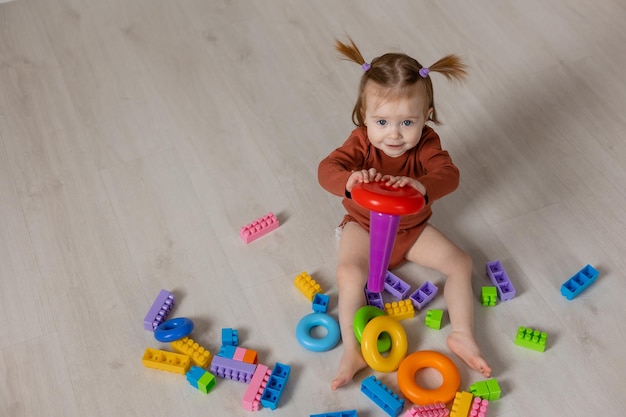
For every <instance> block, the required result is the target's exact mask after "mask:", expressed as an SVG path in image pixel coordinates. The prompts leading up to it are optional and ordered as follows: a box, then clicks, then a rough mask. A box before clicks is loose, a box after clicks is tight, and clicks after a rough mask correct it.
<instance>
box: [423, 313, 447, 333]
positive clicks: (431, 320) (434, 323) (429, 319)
mask: <svg viewBox="0 0 626 417" xmlns="http://www.w3.org/2000/svg"><path fill="white" fill-rule="evenodd" d="M442 319H443V310H428V311H427V312H426V318H425V319H424V324H426V326H427V327H430V328H431V329H435V330H440V329H441V320H442Z"/></svg>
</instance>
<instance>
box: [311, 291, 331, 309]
mask: <svg viewBox="0 0 626 417" xmlns="http://www.w3.org/2000/svg"><path fill="white" fill-rule="evenodd" d="M329 300H330V296H328V295H327V294H321V293H317V294H315V295H314V296H313V311H315V312H316V313H326V310H328V301H329Z"/></svg>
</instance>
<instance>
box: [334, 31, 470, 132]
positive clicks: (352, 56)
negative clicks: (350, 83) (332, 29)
mask: <svg viewBox="0 0 626 417" xmlns="http://www.w3.org/2000/svg"><path fill="white" fill-rule="evenodd" d="M348 39H349V40H350V43H349V44H348V43H343V42H340V41H338V40H335V41H336V44H335V47H336V48H337V50H338V51H339V52H340V53H341V54H342V55H343V56H344V59H346V60H348V61H352V62H355V63H357V64H359V65H361V67H362V68H363V76H362V77H361V83H360V85H359V95H358V98H357V101H356V104H355V105H354V109H353V110H352V122H353V123H354V124H355V125H357V126H364V125H365V122H364V119H363V115H364V111H365V98H364V91H365V86H366V85H367V83H368V82H369V81H371V82H373V83H375V84H377V85H378V86H380V87H383V88H385V89H389V90H391V91H394V92H397V93H398V94H400V95H408V94H410V93H411V92H413V91H414V89H413V88H414V87H415V86H417V85H418V84H419V83H423V84H424V87H425V89H426V95H427V103H428V107H427V108H432V112H431V113H430V115H429V116H428V121H431V122H433V123H435V124H440V123H441V122H440V121H439V119H438V118H437V110H436V109H435V101H434V93H433V83H432V81H431V79H430V76H429V75H428V73H432V72H438V73H440V74H442V75H443V76H444V77H446V78H447V79H448V80H456V81H463V80H464V79H465V78H466V77H467V66H466V65H465V64H464V63H463V61H462V60H461V59H460V58H459V57H458V56H456V55H447V56H445V57H443V58H441V59H440V60H438V61H437V62H435V63H434V64H432V65H431V66H430V67H428V68H425V67H424V66H423V65H422V64H420V63H419V62H417V60H416V59H414V58H411V57H410V56H408V55H406V54H401V53H387V54H384V55H381V56H379V57H377V58H374V59H373V60H372V62H371V63H367V62H366V61H365V59H364V58H363V55H362V54H361V51H359V48H358V47H357V46H356V44H355V43H354V41H353V40H352V39H351V38H350V37H348ZM420 70H422V71H421V73H420ZM424 75H425V76H424Z"/></svg>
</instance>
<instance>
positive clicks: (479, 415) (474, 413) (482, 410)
mask: <svg viewBox="0 0 626 417" xmlns="http://www.w3.org/2000/svg"><path fill="white" fill-rule="evenodd" d="M488 409H489V401H488V400H484V399H482V398H480V397H476V398H474V401H473V402H472V408H471V409H470V413H469V415H468V417H487V410H488Z"/></svg>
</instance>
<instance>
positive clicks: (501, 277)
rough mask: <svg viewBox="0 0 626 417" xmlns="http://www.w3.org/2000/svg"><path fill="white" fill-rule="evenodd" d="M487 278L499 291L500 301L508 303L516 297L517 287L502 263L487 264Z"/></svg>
mask: <svg viewBox="0 0 626 417" xmlns="http://www.w3.org/2000/svg"><path fill="white" fill-rule="evenodd" d="M487 276H488V277H489V279H490V280H491V283H492V284H493V285H495V287H496V289H497V290H498V297H500V301H507V300H510V299H511V298H513V297H515V287H513V284H511V280H510V279H509V276H508V275H507V274H506V271H505V270H504V268H503V267H502V264H501V263H500V261H493V262H487Z"/></svg>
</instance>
